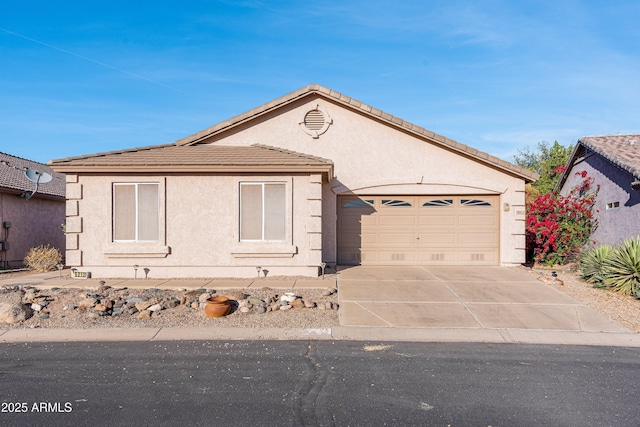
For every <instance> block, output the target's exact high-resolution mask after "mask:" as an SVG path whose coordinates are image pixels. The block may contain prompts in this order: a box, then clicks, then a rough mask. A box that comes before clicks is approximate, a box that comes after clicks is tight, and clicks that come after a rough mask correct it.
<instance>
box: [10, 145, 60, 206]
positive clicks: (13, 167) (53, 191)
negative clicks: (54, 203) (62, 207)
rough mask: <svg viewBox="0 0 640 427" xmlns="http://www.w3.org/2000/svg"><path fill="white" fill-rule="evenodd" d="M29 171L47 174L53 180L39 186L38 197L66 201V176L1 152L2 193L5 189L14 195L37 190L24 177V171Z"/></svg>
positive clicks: (45, 166) (43, 165) (44, 166)
mask: <svg viewBox="0 0 640 427" xmlns="http://www.w3.org/2000/svg"><path fill="white" fill-rule="evenodd" d="M27 169H35V170H38V171H40V172H46V173H48V174H50V175H51V176H52V178H53V179H52V180H51V181H50V182H48V183H46V184H39V186H38V192H37V193H36V196H37V195H38V194H40V195H42V196H50V197H55V198H62V199H64V197H65V188H66V182H65V181H66V180H65V176H64V174H62V173H58V172H54V170H53V169H51V168H50V167H49V166H47V165H45V164H42V163H38V162H34V161H31V160H27V159H23V158H20V157H16V156H12V155H10V154H6V153H2V152H0V191H2V190H3V189H4V190H5V191H6V190H9V191H11V192H12V193H21V192H23V191H26V192H29V193H30V192H32V191H33V190H34V189H35V184H34V183H32V182H31V181H29V180H28V179H27V177H26V176H25V175H24V171H25V170H27Z"/></svg>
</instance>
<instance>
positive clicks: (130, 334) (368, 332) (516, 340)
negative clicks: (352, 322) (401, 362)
mask: <svg viewBox="0 0 640 427" xmlns="http://www.w3.org/2000/svg"><path fill="white" fill-rule="evenodd" d="M207 340H229V341H241V340H313V341H317V340H323V341H326V340H339V341H342V340H348V341H389V342H393V341H409V342H424V343H435V342H447V343H451V342H460V343H496V344H550V345H587V346H612V347H640V335H639V334H635V333H608V332H577V331H558V330H556V331H549V330H530V329H486V328H383V327H377V328H375V327H374V328H371V327H350V326H337V327H334V328H311V329H304V328H289V329H281V328H260V329H252V328H219V327H216V328H202V327H201V328H180V327H176V328H126V329H125V328H106V329H8V330H7V329H4V330H2V329H0V343H24V342H109V341H122V342H125V341H127V342H128V341H207Z"/></svg>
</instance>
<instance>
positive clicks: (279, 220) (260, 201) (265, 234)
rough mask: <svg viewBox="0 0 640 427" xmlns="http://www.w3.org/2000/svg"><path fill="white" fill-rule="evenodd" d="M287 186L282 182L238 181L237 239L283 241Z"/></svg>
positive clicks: (285, 223) (284, 238)
mask: <svg viewBox="0 0 640 427" xmlns="http://www.w3.org/2000/svg"><path fill="white" fill-rule="evenodd" d="M286 189H287V186H286V184H285V183H284V182H264V183H260V182H241V183H240V240H242V241H284V240H286V238H287V200H286Z"/></svg>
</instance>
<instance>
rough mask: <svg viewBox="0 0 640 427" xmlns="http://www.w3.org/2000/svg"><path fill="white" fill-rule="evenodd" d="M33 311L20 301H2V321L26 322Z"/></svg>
mask: <svg viewBox="0 0 640 427" xmlns="http://www.w3.org/2000/svg"><path fill="white" fill-rule="evenodd" d="M31 313H32V311H31V309H30V308H29V307H27V306H26V305H24V304H22V302H20V301H16V302H0V323H18V322H24V321H25V320H27V319H28V318H29V317H31Z"/></svg>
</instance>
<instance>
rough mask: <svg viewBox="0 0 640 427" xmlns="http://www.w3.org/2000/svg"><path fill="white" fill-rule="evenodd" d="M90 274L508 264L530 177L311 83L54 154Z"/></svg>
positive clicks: (71, 236) (520, 232) (72, 246)
mask: <svg viewBox="0 0 640 427" xmlns="http://www.w3.org/2000/svg"><path fill="white" fill-rule="evenodd" d="M49 164H50V165H51V166H52V167H53V168H54V169H55V170H57V171H59V172H64V173H66V174H67V233H68V234H67V264H68V265H71V266H75V267H78V268H81V269H83V270H85V271H90V272H91V273H92V275H93V277H123V276H126V277H132V276H133V275H134V268H133V266H134V265H135V266H137V268H140V269H143V268H147V269H148V273H149V277H215V276H218V277H220V276H223V277H224V276H236V277H237V276H244V277H250V276H256V271H257V270H267V271H268V272H269V274H270V275H297V274H300V275H307V276H314V275H318V272H319V269H320V266H321V265H322V263H326V264H327V265H331V266H332V265H336V264H339V265H357V264H363V265H455V264H458V265H518V264H520V263H522V262H524V261H525V225H524V219H525V203H524V191H525V183H527V182H530V181H532V180H535V179H536V178H537V175H536V174H534V173H533V172H530V171H528V170H525V169H522V168H521V167H518V166H516V165H513V164H511V163H509V162H506V161H503V160H500V159H498V158H496V157H493V156H490V155H488V154H487V153H483V152H481V151H478V150H475V149H473V148H471V147H469V146H466V145H463V144H460V143H458V142H456V141H452V140H450V139H447V138H445V137H444V136H441V135H437V134H434V133H433V132H430V131H428V130H426V129H424V128H421V127H419V126H416V125H413V124H411V123H408V122H406V121H404V120H402V119H400V118H397V117H394V116H392V115H390V114H387V113H385V112H382V111H380V110H378V109H376V108H373V107H371V106H369V105H367V104H364V103H362V102H360V101H356V100H355V99H351V98H349V97H348V96H345V95H342V94H340V93H337V92H335V91H333V90H330V89H328V88H325V87H322V86H318V85H310V86H307V87H305V88H302V89H300V90H297V91H295V92H293V93H291V94H289V95H286V96H284V97H282V98H279V99H276V100H274V101H272V102H269V103H267V104H265V105H262V106H260V107H257V108H255V109H253V110H251V111H248V112H246V113H244V114H241V115H239V116H237V117H234V118H232V119H230V120H227V121H225V122H222V123H220V124H217V125H215V126H213V127H211V128H209V129H206V130H203V131H201V132H198V133H196V134H194V135H192V136H189V137H186V138H184V139H181V140H179V141H177V142H175V143H173V144H168V145H159V146H151V147H144V148H135V149H129V150H123V151H115V152H109V153H99V154H91V155H85V156H78V157H72V158H67V159H59V160H54V161H52V162H50V163H49Z"/></svg>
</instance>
